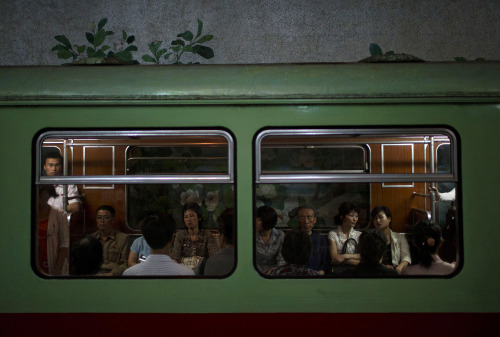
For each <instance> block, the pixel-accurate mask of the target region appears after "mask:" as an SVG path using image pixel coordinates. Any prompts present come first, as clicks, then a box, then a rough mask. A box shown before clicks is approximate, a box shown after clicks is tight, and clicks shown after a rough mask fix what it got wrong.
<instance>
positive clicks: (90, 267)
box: [71, 235, 103, 275]
mask: <svg viewBox="0 0 500 337" xmlns="http://www.w3.org/2000/svg"><path fill="white" fill-rule="evenodd" d="M71 257H72V261H73V263H72V264H73V270H74V273H75V275H93V274H96V273H97V272H98V271H99V269H100V268H101V265H102V262H103V254H102V244H101V243H100V242H99V240H98V239H96V238H95V237H94V236H92V235H87V236H85V237H84V238H83V239H81V240H80V241H78V242H77V243H76V244H75V245H74V246H73V248H72V249H71Z"/></svg>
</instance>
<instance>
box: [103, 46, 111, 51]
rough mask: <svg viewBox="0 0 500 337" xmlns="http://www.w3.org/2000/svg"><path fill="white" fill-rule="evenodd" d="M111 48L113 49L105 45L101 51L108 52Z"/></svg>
mask: <svg viewBox="0 0 500 337" xmlns="http://www.w3.org/2000/svg"><path fill="white" fill-rule="evenodd" d="M109 48H111V47H110V46H108V45H104V46H102V47H101V50H102V51H106V50H108V49H109Z"/></svg>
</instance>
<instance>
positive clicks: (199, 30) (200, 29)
mask: <svg viewBox="0 0 500 337" xmlns="http://www.w3.org/2000/svg"><path fill="white" fill-rule="evenodd" d="M196 20H198V31H197V32H196V37H198V36H200V35H201V31H202V30H203V22H201V20H200V19H196Z"/></svg>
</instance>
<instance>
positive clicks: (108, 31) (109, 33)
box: [106, 30, 114, 36]
mask: <svg viewBox="0 0 500 337" xmlns="http://www.w3.org/2000/svg"><path fill="white" fill-rule="evenodd" d="M113 34H114V33H113V32H112V31H110V30H107V31H106V36H109V35H113Z"/></svg>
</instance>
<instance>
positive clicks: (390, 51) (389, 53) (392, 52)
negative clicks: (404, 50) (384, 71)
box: [385, 50, 394, 55]
mask: <svg viewBox="0 0 500 337" xmlns="http://www.w3.org/2000/svg"><path fill="white" fill-rule="evenodd" d="M385 55H394V51H393V50H389V51H386V52H385Z"/></svg>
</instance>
